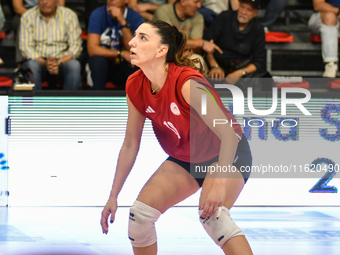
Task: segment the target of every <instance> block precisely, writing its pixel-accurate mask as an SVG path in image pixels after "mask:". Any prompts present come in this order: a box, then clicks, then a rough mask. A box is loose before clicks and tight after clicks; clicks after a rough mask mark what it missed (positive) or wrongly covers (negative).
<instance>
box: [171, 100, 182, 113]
mask: <svg viewBox="0 0 340 255" xmlns="http://www.w3.org/2000/svg"><path fill="white" fill-rule="evenodd" d="M170 110H171V112H172V113H173V114H175V115H181V112H180V110H179V108H178V106H177V104H176V103H175V102H172V103H171V104H170Z"/></svg>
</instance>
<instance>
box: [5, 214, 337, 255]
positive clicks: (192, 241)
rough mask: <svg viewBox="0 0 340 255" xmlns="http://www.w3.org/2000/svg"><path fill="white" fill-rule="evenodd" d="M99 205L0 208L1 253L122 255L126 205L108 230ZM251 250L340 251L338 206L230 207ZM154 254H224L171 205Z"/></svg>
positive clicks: (324, 254) (272, 254)
mask: <svg viewBox="0 0 340 255" xmlns="http://www.w3.org/2000/svg"><path fill="white" fill-rule="evenodd" d="M101 210H102V208H100V207H0V254H1V255H19V254H20V255H104V254H105V255H126V254H132V249H131V246H130V241H129V240H128V238H127V226H128V214H129V208H127V207H119V208H118V211H117V214H116V220H115V223H114V224H112V225H110V229H109V233H108V235H104V234H102V232H101V228H100V224H99V221H100V215H101ZM231 215H232V217H233V219H234V221H235V222H236V223H237V224H238V226H239V227H240V228H241V229H242V230H243V232H244V233H245V234H246V236H247V238H248V240H249V242H250V245H251V247H252V249H253V252H254V254H259V255H286V254H289V255H300V254H301V255H320V254H321V255H339V254H340V221H339V220H340V208H339V207H234V208H233V209H232V210H231ZM156 229H157V234H158V250H159V252H158V254H160V255H170V254H171V255H184V254H190V255H203V254H204V255H210V254H216V255H217V254H223V253H222V251H221V250H220V248H219V247H217V246H216V245H215V243H213V241H212V240H210V238H209V236H208V235H207V234H206V233H205V231H204V229H203V228H202V226H201V224H200V223H199V220H198V212H197V208H196V207H173V208H171V209H169V210H168V211H167V212H166V213H165V214H164V215H163V216H161V218H160V219H159V221H158V222H157V224H156Z"/></svg>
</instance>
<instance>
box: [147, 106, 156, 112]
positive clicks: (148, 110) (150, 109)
mask: <svg viewBox="0 0 340 255" xmlns="http://www.w3.org/2000/svg"><path fill="white" fill-rule="evenodd" d="M145 112H146V113H156V112H155V110H154V109H152V107H151V106H149V107H148V108H147V109H146V110H145Z"/></svg>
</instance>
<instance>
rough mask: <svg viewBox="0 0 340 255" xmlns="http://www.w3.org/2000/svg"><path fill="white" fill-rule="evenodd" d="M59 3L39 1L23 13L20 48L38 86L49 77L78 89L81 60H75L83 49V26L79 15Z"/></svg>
mask: <svg viewBox="0 0 340 255" xmlns="http://www.w3.org/2000/svg"><path fill="white" fill-rule="evenodd" d="M57 3H58V0H39V4H38V6H35V7H33V8H31V9H30V10H28V11H26V12H25V13H24V14H23V15H22V17H21V25H20V38H19V47H20V50H21V53H22V55H23V56H24V58H26V59H27V61H26V62H24V64H23V66H24V67H28V68H30V69H31V70H32V72H33V76H34V83H35V88H36V89H41V83H42V82H43V81H44V80H46V79H47V81H49V83H52V82H53V81H55V82H58V83H63V84H64V89H66V90H75V89H78V88H79V86H80V81H81V73H80V71H81V67H80V63H79V61H78V60H76V59H75V58H77V57H78V56H79V55H80V53H81V51H82V40H81V28H80V25H79V21H78V17H77V14H76V13H75V12H73V11H72V10H70V9H68V8H66V7H63V6H60V5H58V4H57Z"/></svg>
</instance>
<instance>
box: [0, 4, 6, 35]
mask: <svg viewBox="0 0 340 255" xmlns="http://www.w3.org/2000/svg"><path fill="white" fill-rule="evenodd" d="M5 21H6V18H5V14H4V12H3V10H2V4H1V1H0V31H1V30H2V28H3V27H4V25H5Z"/></svg>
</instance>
